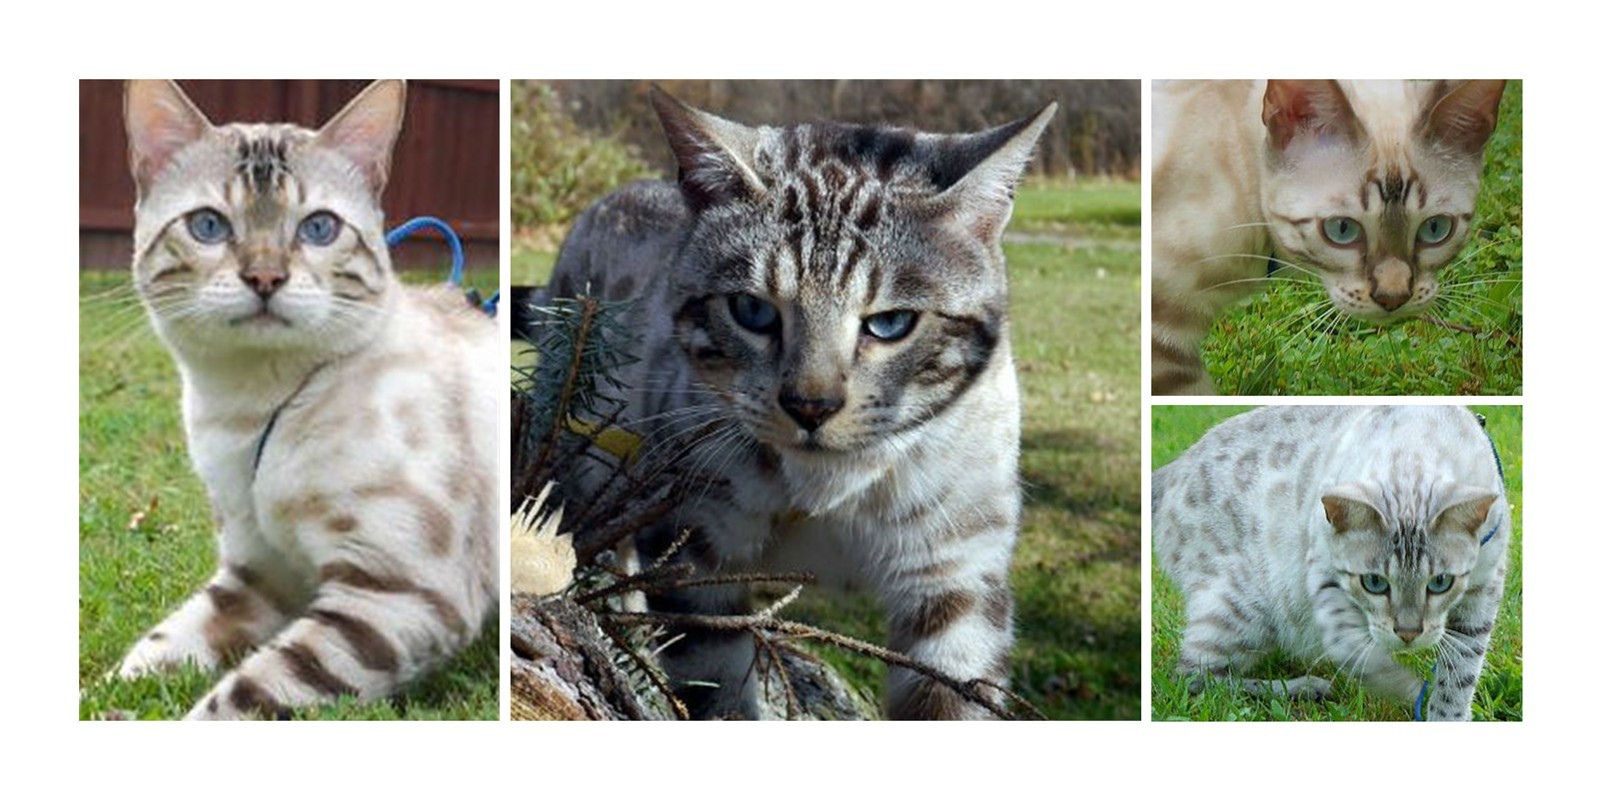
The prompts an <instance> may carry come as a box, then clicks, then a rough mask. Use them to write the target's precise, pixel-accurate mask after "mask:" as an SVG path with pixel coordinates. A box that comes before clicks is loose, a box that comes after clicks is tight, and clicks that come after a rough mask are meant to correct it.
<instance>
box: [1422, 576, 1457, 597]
mask: <svg viewBox="0 0 1600 800" xmlns="http://www.w3.org/2000/svg"><path fill="white" fill-rule="evenodd" d="M1454 585H1456V576H1454V575H1435V576H1433V580H1430V581H1428V594H1444V593H1445V592H1448V591H1450V587H1452V586H1454Z"/></svg>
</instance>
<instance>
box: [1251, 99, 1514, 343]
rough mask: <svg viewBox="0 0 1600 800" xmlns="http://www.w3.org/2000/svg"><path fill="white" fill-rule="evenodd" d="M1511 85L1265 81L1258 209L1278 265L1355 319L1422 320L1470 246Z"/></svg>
mask: <svg viewBox="0 0 1600 800" xmlns="http://www.w3.org/2000/svg"><path fill="white" fill-rule="evenodd" d="M1505 83H1506V82H1505V81H1503V80H1470V81H1408V82H1399V81H1394V82H1384V81H1368V82H1354V83H1349V84H1343V85H1341V84H1340V83H1338V82H1336V81H1327V80H1295V81H1283V80H1274V81H1268V82H1267V89H1266V94H1265V96H1264V98H1263V101H1262V112H1261V120H1262V124H1263V125H1264V126H1265V127H1266V137H1265V139H1266V145H1265V147H1266V158H1265V165H1264V168H1263V175H1262V208H1263V211H1264V212H1265V216H1266V221H1267V224H1268V226H1269V228H1270V230H1271V231H1272V237H1273V239H1274V242H1275V243H1276V245H1277V251H1278V256H1279V258H1281V259H1282V260H1284V261H1286V262H1288V263H1291V264H1294V265H1296V266H1299V267H1302V268H1304V269H1307V270H1311V271H1313V272H1316V273H1317V274H1318V275H1319V276H1320V277H1321V280H1322V284H1323V288H1324V289H1325V290H1326V291H1327V294H1328V297H1329V298H1330V299H1331V300H1332V301H1333V304H1334V305H1335V306H1336V307H1337V308H1339V309H1340V310H1341V311H1344V312H1345V313H1347V314H1350V315H1351V316H1355V317H1359V318H1361V319H1365V320H1369V321H1372V322H1389V321H1393V320H1398V319H1404V318H1406V317H1410V316H1413V315H1415V314H1418V313H1421V311H1422V310H1423V309H1425V308H1427V306H1428V304H1429V303H1431V302H1432V301H1433V299H1434V298H1435V297H1436V296H1437V295H1438V290H1439V284H1438V279H1437V272H1438V271H1439V269H1440V268H1442V267H1443V266H1445V264H1447V263H1449V261H1450V260H1451V259H1452V258H1454V257H1455V256H1456V254H1457V253H1459V252H1460V251H1461V248H1462V247H1463V246H1464V245H1465V244H1466V242H1467V237H1468V231H1469V230H1470V228H1471V224H1472V212H1473V208H1474V205H1475V203H1476V200H1477V196H1478V183H1479V173H1480V172H1481V171H1482V169H1483V148H1484V145H1485V143H1487V142H1488V140H1489V136H1490V134H1492V133H1493V132H1494V128H1495V121H1496V118H1497V114H1498V111H1499V105H1500V95H1501V92H1503V91H1504V89H1505Z"/></svg>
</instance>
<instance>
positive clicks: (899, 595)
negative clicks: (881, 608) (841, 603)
mask: <svg viewBox="0 0 1600 800" xmlns="http://www.w3.org/2000/svg"><path fill="white" fill-rule="evenodd" d="M985 549H989V550H990V551H993V550H994V548H985ZM1002 552H1009V549H1008V548H1007V549H1005V550H1003V551H1002ZM944 566H946V567H948V566H949V565H948V564H946V565H944ZM939 570H940V565H939V564H933V565H930V566H927V567H924V568H923V569H921V570H913V571H911V572H907V573H901V574H900V575H899V576H897V577H898V578H899V580H897V581H893V582H891V583H890V585H888V586H886V587H884V590H883V592H882V595H883V597H884V598H885V610H886V611H887V615H888V618H889V648H890V649H892V650H896V651H898V652H900V653H903V654H905V655H906V656H909V657H910V658H912V659H915V660H917V661H919V662H922V663H923V664H926V665H928V666H930V667H933V668H935V669H937V670H939V671H940V672H943V673H944V674H946V675H949V676H950V677H953V678H957V679H960V680H966V681H971V680H975V679H982V680H984V681H986V682H988V683H991V684H994V685H995V686H1000V687H1005V686H1007V685H1009V681H1010V676H1011V645H1012V643H1013V641H1014V639H1015V637H1014V634H1013V631H1012V611H1013V607H1014V603H1013V601H1012V598H1011V587H1010V585H1009V584H1008V583H1007V581H1006V573H1005V564H1003V563H1002V564H999V565H991V571H989V572H979V573H977V574H970V575H969V574H960V575H951V576H949V577H943V576H940V575H939ZM977 690H978V691H979V692H980V693H981V694H982V696H983V697H984V698H985V699H987V700H988V701H990V702H991V703H994V704H996V705H1002V704H1003V703H1004V697H1003V696H1002V695H1001V693H1000V692H999V691H996V690H995V689H994V688H993V687H980V688H977ZM990 716H991V715H990V714H989V712H988V711H986V710H985V709H984V708H983V707H982V706H979V705H976V704H973V703H970V702H968V701H966V700H965V699H963V698H962V697H961V695H960V694H959V693H957V692H956V691H955V690H953V689H951V688H950V687H948V686H946V685H944V684H942V683H939V682H937V681H934V680H931V679H929V678H927V677H926V676H923V675H921V674H919V673H916V672H913V671H911V670H908V669H902V668H899V667H896V668H892V669H890V670H889V717H890V718H891V719H987V718H989V717H990Z"/></svg>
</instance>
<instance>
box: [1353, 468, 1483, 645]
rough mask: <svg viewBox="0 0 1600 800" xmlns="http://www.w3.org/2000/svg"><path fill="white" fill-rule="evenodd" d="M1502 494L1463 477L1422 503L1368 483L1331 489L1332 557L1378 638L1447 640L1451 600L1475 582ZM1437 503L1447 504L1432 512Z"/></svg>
mask: <svg viewBox="0 0 1600 800" xmlns="http://www.w3.org/2000/svg"><path fill="white" fill-rule="evenodd" d="M1498 499H1499V497H1498V495H1497V494H1495V493H1493V492H1489V491H1485V490H1482V489H1475V488H1472V487H1467V486H1462V485H1459V484H1446V485H1444V486H1441V487H1436V489H1435V491H1434V492H1433V494H1432V495H1431V496H1430V498H1428V499H1427V500H1420V501H1418V503H1417V504H1408V503H1405V502H1404V501H1402V500H1401V499H1399V498H1398V497H1397V496H1396V495H1394V494H1392V493H1385V492H1382V491H1379V490H1377V489H1376V488H1375V487H1373V486H1367V485H1362V484H1351V485H1346V486H1340V487H1336V488H1334V489H1332V490H1330V491H1329V492H1328V493H1327V494H1326V495H1324V497H1323V499H1322V502H1323V507H1324V510H1325V511H1326V513H1327V518H1328V522H1329V524H1330V525H1332V526H1333V536H1332V539H1331V541H1330V543H1329V555H1330V556H1331V563H1332V565H1333V567H1334V569H1335V570H1337V571H1338V573H1339V574H1340V580H1341V586H1342V587H1343V588H1344V590H1345V592H1346V594H1348V595H1349V597H1350V599H1351V600H1352V601H1353V602H1354V603H1355V605H1356V607H1358V608H1360V609H1361V611H1362V613H1363V614H1364V615H1365V618H1366V624H1367V631H1368V634H1369V636H1370V637H1371V639H1372V641H1373V642H1375V643H1377V644H1379V645H1381V646H1383V647H1384V648H1386V649H1388V650H1391V651H1400V650H1419V649H1425V648H1429V647H1433V646H1435V645H1437V644H1438V643H1439V640H1440V639H1441V638H1443V636H1444V633H1445V622H1446V619H1447V617H1448V614H1449V611H1450V609H1451V607H1453V606H1454V605H1455V604H1456V602H1457V601H1458V600H1460V598H1461V596H1462V594H1463V593H1465V592H1466V590H1467V588H1468V587H1469V586H1470V583H1471V572H1472V569H1473V567H1474V566H1475V565H1476V564H1477V561H1478V548H1479V546H1480V545H1479V541H1478V530H1479V529H1480V528H1481V527H1482V526H1483V524H1484V522H1485V520H1487V519H1488V516H1489V512H1490V511H1491V509H1493V507H1494V505H1495V502H1496V500H1498ZM1429 506H1432V507H1434V508H1435V509H1437V508H1440V507H1442V510H1435V511H1434V513H1432V514H1429V513H1428V507H1429ZM1380 509H1383V510H1380Z"/></svg>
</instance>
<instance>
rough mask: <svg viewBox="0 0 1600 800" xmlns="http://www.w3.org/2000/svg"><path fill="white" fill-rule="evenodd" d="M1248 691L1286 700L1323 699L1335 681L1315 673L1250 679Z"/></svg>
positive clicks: (1246, 688)
mask: <svg viewBox="0 0 1600 800" xmlns="http://www.w3.org/2000/svg"><path fill="white" fill-rule="evenodd" d="M1244 688H1245V690H1246V691H1248V692H1250V693H1251V694H1253V695H1256V696H1258V697H1282V698H1284V699H1286V700H1321V699H1323V698H1325V697H1327V696H1328V692H1329V691H1330V690H1331V689H1333V682H1332V681H1330V680H1327V679H1325V678H1318V677H1315V676H1313V675H1304V676H1301V677H1299V678H1289V679H1288V680H1283V679H1278V680H1270V681H1269V680H1248V681H1245V682H1244Z"/></svg>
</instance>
